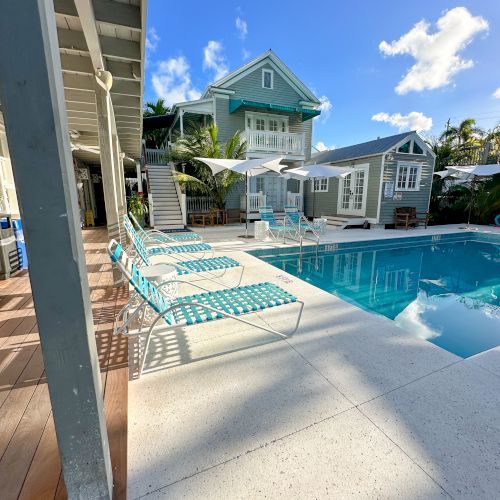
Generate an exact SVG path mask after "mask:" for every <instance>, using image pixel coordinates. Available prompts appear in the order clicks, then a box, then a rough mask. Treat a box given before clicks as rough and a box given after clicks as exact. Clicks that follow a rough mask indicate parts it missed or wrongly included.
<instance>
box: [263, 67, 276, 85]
mask: <svg viewBox="0 0 500 500" xmlns="http://www.w3.org/2000/svg"><path fill="white" fill-rule="evenodd" d="M273 87H274V71H273V70H272V69H263V70H262V88H263V89H271V90H272V88H273Z"/></svg>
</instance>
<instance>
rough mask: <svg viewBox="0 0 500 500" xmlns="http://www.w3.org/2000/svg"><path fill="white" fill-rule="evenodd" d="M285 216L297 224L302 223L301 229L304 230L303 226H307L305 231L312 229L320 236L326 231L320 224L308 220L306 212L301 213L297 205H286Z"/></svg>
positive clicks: (311, 230)
mask: <svg viewBox="0 0 500 500" xmlns="http://www.w3.org/2000/svg"><path fill="white" fill-rule="evenodd" d="M285 217H287V218H288V219H289V220H290V222H292V223H293V224H295V225H299V224H300V226H301V231H302V226H304V228H305V229H304V231H310V232H311V233H313V234H314V236H316V237H319V235H320V234H321V233H323V232H324V229H323V227H322V226H321V225H320V224H316V223H314V222H311V221H310V220H308V219H307V217H305V216H304V214H303V213H301V212H300V211H299V209H298V207H296V206H295V205H286V206H285Z"/></svg>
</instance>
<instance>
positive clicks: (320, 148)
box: [314, 141, 337, 152]
mask: <svg viewBox="0 0 500 500" xmlns="http://www.w3.org/2000/svg"><path fill="white" fill-rule="evenodd" d="M336 147H337V146H335V144H332V145H331V146H330V147H328V146H327V145H326V144H325V143H324V142H323V141H318V142H317V143H316V144H315V145H314V149H317V150H318V151H319V152H321V151H328V150H332V149H335V148H336Z"/></svg>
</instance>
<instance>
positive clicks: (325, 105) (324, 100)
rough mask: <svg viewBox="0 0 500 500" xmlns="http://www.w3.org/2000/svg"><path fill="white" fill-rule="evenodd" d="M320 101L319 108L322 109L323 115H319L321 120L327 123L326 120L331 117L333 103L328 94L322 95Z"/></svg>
mask: <svg viewBox="0 0 500 500" xmlns="http://www.w3.org/2000/svg"><path fill="white" fill-rule="evenodd" d="M319 102H320V103H321V104H320V105H319V106H318V109H319V110H321V115H319V117H320V118H321V121H322V122H323V123H325V122H326V120H328V118H329V117H330V111H331V109H332V103H331V102H330V99H328V97H326V95H322V96H321V97H320V98H319Z"/></svg>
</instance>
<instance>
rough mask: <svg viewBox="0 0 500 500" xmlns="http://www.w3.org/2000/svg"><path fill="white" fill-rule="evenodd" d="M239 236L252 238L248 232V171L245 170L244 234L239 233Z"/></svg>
mask: <svg viewBox="0 0 500 500" xmlns="http://www.w3.org/2000/svg"><path fill="white" fill-rule="evenodd" d="M239 238H253V236H251V235H249V234H248V172H245V234H242V235H240V236H239Z"/></svg>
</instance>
